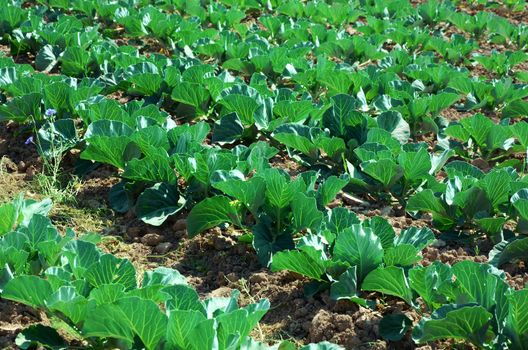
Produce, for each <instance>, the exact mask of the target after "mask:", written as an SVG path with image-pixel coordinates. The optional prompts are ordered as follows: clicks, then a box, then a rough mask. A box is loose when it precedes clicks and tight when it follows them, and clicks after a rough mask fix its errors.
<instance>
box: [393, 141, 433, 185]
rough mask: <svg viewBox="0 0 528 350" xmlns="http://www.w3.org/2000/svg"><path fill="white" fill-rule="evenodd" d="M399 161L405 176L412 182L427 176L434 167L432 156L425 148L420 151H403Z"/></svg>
mask: <svg viewBox="0 0 528 350" xmlns="http://www.w3.org/2000/svg"><path fill="white" fill-rule="evenodd" d="M398 163H399V164H400V166H401V167H402V169H403V177H404V178H405V179H406V180H407V181H412V182H418V180H421V179H423V178H426V177H427V176H428V175H429V171H430V170H431V167H432V165H431V158H430V156H429V153H428V152H427V150H426V149H425V148H421V149H420V150H419V151H418V152H401V153H400V155H399V156H398Z"/></svg>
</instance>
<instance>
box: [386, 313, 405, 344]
mask: <svg viewBox="0 0 528 350" xmlns="http://www.w3.org/2000/svg"><path fill="white" fill-rule="evenodd" d="M412 324H413V322H412V320H410V319H409V318H408V317H407V316H405V315H404V314H390V315H387V316H385V317H383V318H382V319H381V321H380V324H379V326H380V335H381V336H382V337H383V338H384V339H387V340H390V341H399V340H401V339H402V338H403V337H404V336H405V333H407V331H408V330H409V329H410V328H411V327H412Z"/></svg>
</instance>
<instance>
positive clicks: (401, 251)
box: [383, 244, 422, 267]
mask: <svg viewBox="0 0 528 350" xmlns="http://www.w3.org/2000/svg"><path fill="white" fill-rule="evenodd" d="M420 260H422V255H421V254H420V250H419V249H417V248H416V247H414V246H413V245H411V244H399V245H397V246H395V247H390V248H388V249H386V250H385V255H384V256H383V261H384V262H385V265H387V266H401V267H407V266H412V265H414V264H415V263H417V262H418V261H420Z"/></svg>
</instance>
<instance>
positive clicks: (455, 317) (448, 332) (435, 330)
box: [413, 305, 493, 346]
mask: <svg viewBox="0 0 528 350" xmlns="http://www.w3.org/2000/svg"><path fill="white" fill-rule="evenodd" d="M492 317H493V316H492V314H491V313H489V312H488V311H486V309H485V308H484V307H482V306H480V305H474V306H464V305H446V306H443V307H442V308H440V309H438V310H437V311H435V312H434V313H433V314H432V316H431V318H425V317H424V318H422V320H421V321H420V323H418V325H417V326H416V327H415V328H414V330H413V340H414V341H415V342H417V343H418V344H423V343H426V342H430V341H434V340H440V339H455V340H467V341H470V342H471V343H473V344H475V345H477V346H481V345H482V344H483V343H484V341H485V340H487V339H486V338H487V337H485V335H486V332H487V331H488V328H489V322H490V320H491V319H492Z"/></svg>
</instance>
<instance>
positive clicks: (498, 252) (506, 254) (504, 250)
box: [489, 238, 528, 267]
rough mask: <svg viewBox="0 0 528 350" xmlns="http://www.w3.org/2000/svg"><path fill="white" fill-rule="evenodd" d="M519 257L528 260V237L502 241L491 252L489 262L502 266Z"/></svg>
mask: <svg viewBox="0 0 528 350" xmlns="http://www.w3.org/2000/svg"><path fill="white" fill-rule="evenodd" d="M498 246H499V247H498ZM517 259H524V260H525V261H528V238H518V239H515V240H513V241H511V242H508V241H504V242H501V243H499V244H498V245H497V246H495V247H494V249H493V250H492V251H491V252H490V253H489V262H490V264H492V265H493V266H495V267H501V266H502V265H504V264H506V263H508V262H512V261H514V260H517Z"/></svg>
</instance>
